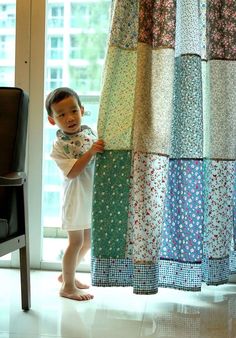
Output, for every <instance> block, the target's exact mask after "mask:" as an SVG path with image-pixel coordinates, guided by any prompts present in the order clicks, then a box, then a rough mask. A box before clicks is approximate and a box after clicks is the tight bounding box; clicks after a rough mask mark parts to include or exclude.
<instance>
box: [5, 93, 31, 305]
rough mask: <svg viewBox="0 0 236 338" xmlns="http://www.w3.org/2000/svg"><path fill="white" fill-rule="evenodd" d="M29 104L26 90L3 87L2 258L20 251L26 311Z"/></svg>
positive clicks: (28, 298) (28, 294)
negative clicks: (26, 159)
mask: <svg viewBox="0 0 236 338" xmlns="http://www.w3.org/2000/svg"><path fill="white" fill-rule="evenodd" d="M28 101H29V99H28V94H27V93H26V92H24V91H23V90H22V89H20V88H16V87H0V256H4V255H6V254H8V253H11V252H13V251H15V250H19V254H20V277H21V304H22V309H23V310H25V311H27V310H29V309H30V306H31V299H30V261H29V234H28V213H27V188H26V184H27V176H26V172H25V154H26V140H27V122H28ZM1 292H4V285H2V286H1Z"/></svg>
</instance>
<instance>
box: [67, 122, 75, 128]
mask: <svg viewBox="0 0 236 338" xmlns="http://www.w3.org/2000/svg"><path fill="white" fill-rule="evenodd" d="M75 127H77V124H76V123H74V124H71V125H69V126H68V128H70V129H71V128H75Z"/></svg>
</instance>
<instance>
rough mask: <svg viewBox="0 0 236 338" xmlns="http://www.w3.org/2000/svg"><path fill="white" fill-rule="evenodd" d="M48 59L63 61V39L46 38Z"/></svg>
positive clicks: (56, 37)
mask: <svg viewBox="0 0 236 338" xmlns="http://www.w3.org/2000/svg"><path fill="white" fill-rule="evenodd" d="M48 59H52V60H58V59H59V60H61V59H63V37H62V36H49V38H48Z"/></svg>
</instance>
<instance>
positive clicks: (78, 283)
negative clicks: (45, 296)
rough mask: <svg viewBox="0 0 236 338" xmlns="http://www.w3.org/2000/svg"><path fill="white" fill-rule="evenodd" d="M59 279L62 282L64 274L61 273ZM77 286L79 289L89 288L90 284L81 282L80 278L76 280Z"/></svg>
mask: <svg viewBox="0 0 236 338" xmlns="http://www.w3.org/2000/svg"><path fill="white" fill-rule="evenodd" d="M58 281H59V282H60V283H62V282H63V278H62V275H60V276H59V277H58ZM75 286H76V287H77V288H78V289H89V285H87V284H83V283H81V282H80V281H79V280H78V279H76V280H75Z"/></svg>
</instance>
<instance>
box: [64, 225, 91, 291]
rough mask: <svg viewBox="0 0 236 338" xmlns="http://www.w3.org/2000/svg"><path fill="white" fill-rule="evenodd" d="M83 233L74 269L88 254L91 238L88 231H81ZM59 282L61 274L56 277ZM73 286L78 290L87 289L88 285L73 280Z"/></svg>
mask: <svg viewBox="0 0 236 338" xmlns="http://www.w3.org/2000/svg"><path fill="white" fill-rule="evenodd" d="M81 231H83V244H82V247H81V249H80V250H79V253H78V255H77V260H76V267H77V266H78V265H79V264H80V263H81V261H82V260H83V258H84V256H85V255H86V253H87V252H88V250H89V249H90V248H91V239H90V238H91V236H90V233H91V231H90V229H85V230H81ZM58 280H59V282H62V281H63V276H62V274H61V275H60V276H59V277H58ZM75 286H76V287H77V288H79V289H88V288H89V285H87V284H84V283H81V282H80V281H79V280H78V279H75Z"/></svg>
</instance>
